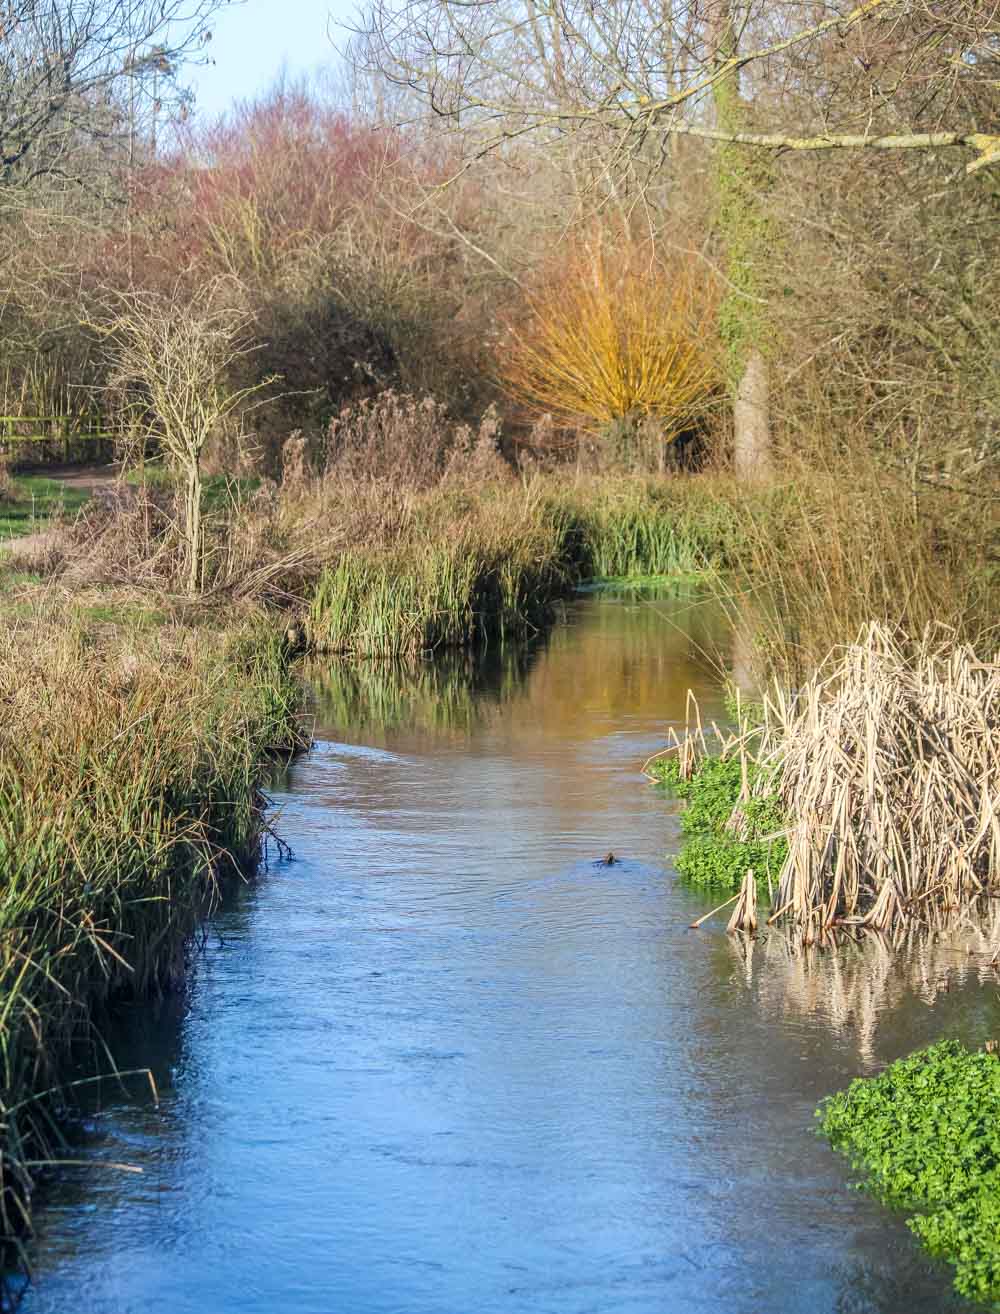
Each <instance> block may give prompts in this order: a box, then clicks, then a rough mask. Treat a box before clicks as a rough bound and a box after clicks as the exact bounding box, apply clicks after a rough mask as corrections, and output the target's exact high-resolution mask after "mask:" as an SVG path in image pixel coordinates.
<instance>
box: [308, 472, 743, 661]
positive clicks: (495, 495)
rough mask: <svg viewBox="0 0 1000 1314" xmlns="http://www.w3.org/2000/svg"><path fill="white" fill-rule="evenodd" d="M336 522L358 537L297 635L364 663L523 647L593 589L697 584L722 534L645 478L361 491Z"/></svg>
mask: <svg viewBox="0 0 1000 1314" xmlns="http://www.w3.org/2000/svg"><path fill="white" fill-rule="evenodd" d="M380 506H381V507H383V508H384V510H383V512H382V516H381V519H380V518H379V516H378V514H377V512H376V508H377V507H380ZM313 514H314V515H315V513H313ZM344 514H345V509H344V508H343V506H342V505H341V504H340V503H338V502H332V503H331V505H330V516H331V518H332V519H336V518H338V517H342V516H343V515H344ZM347 514H349V515H350V516H352V517H354V518H355V520H356V522H357V524H358V526H360V527H361V529H363V532H361V531H360V530H344V531H343V536H344V538H345V539H346V540H347V541H348V542H351V543H354V544H356V545H353V546H349V547H346V548H344V549H343V550H342V551H341V552H340V553H339V555H338V557H337V559H336V560H335V561H334V562H333V563H331V565H330V566H328V568H327V569H326V570H325V571H324V572H323V574H322V575H321V577H320V579H319V581H318V583H317V585H316V588H315V591H314V594H313V599H312V605H311V634H312V638H313V640H314V643H315V645H316V647H317V648H319V649H320V650H325V651H329V652H341V653H350V654H353V655H358V656H378V657H398V656H415V655H418V654H422V653H427V652H432V651H438V650H441V649H445V648H462V647H471V646H473V645H477V644H479V645H481V644H482V642H484V641H487V640H493V639H498V638H499V639H506V638H524V637H525V636H527V635H530V634H532V633H533V632H535V631H537V630H538V629H540V628H542V627H543V626H544V625H545V624H546V623H547V622H548V621H549V620H550V619H551V616H552V614H553V609H554V606H555V604H556V603H557V602H558V600H559V599H560V598H562V597H565V596H566V595H567V594H568V593H569V592H570V591H571V590H572V589H573V588H574V587H575V586H577V585H579V584H581V583H583V582H585V581H589V580H592V579H595V578H605V579H606V578H630V577H631V578H636V577H649V576H658V577H666V576H673V577H678V576H690V575H694V574H704V573H706V572H708V571H711V570H713V569H715V568H716V567H717V566H721V565H722V564H723V563H724V560H725V555H726V545H727V537H726V535H727V532H728V531H726V529H725V526H726V525H727V524H728V523H729V514H728V504H727V503H725V502H724V501H720V500H719V499H717V498H716V497H715V496H714V495H713V494H712V493H711V492H710V491H709V490H708V489H702V488H700V487H698V486H697V485H695V484H694V483H693V481H692V482H691V483H684V482H683V481H674V482H673V483H671V482H670V481H666V480H655V479H648V480H636V479H604V480H596V479H593V480H592V479H586V480H579V481H572V480H569V481H565V482H562V483H560V482H558V481H556V480H554V479H551V478H547V477H543V478H538V479H535V480H530V481H528V482H527V483H520V482H518V481H515V480H502V481H496V482H494V483H492V484H488V485H485V486H482V487H479V488H476V489H474V490H472V489H469V488H468V487H449V486H448V485H447V484H445V485H442V486H441V487H440V488H438V489H436V490H434V491H432V492H430V493H425V494H422V495H420V496H417V497H414V498H410V499H405V500H403V501H400V499H399V498H398V494H397V495H395V496H394V495H393V493H392V492H391V490H388V489H385V490H382V489H381V487H380V486H378V485H367V486H364V487H362V488H360V489H358V490H356V496H355V497H354V498H353V499H352V504H351V507H350V510H349V512H347Z"/></svg>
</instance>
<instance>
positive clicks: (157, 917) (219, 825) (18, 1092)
mask: <svg viewBox="0 0 1000 1314" xmlns="http://www.w3.org/2000/svg"><path fill="white" fill-rule="evenodd" d="M0 705H2V706H3V708H4V716H3V718H2V720H0V869H2V870H3V872H4V883H3V889H2V892H0V928H2V936H0V982H2V989H0V997H2V999H3V1004H2V1011H0V1165H2V1174H3V1177H2V1195H0V1202H2V1231H3V1232H4V1233H5V1234H6V1236H7V1237H12V1236H16V1235H17V1234H18V1232H19V1231H20V1230H21V1229H22V1228H23V1225H24V1223H25V1222H26V1220H27V1202H28V1199H29V1195H30V1186H31V1182H32V1179H33V1176H34V1174H35V1170H36V1168H37V1166H38V1165H39V1162H40V1161H42V1160H44V1159H45V1158H46V1157H47V1156H49V1155H50V1154H51V1153H52V1150H53V1147H54V1145H55V1144H56V1143H57V1140H58V1127H59V1119H58V1116H57V1106H56V1104H55V1103H54V1101H53V1100H52V1099H49V1098H47V1097H45V1096H43V1095H40V1092H44V1091H47V1090H49V1089H50V1088H51V1087H53V1086H55V1085H57V1084H58V1079H59V1075H60V1064H61V1060H62V1058H63V1057H64V1056H65V1054H66V1053H67V1048H68V1046H69V1044H70V1042H71V1041H72V1040H73V1039H74V1038H76V1037H78V1036H80V1035H81V1034H86V1032H87V1031H88V1029H89V1025H90V1020H91V1018H92V1017H93V1015H94V1013H95V1010H97V1009H99V1008H100V1007H101V1006H102V1005H104V1004H106V1003H108V1002H109V1001H111V1000H113V999H114V998H115V997H117V996H119V995H121V994H129V995H134V994H142V993H145V992H148V991H150V990H154V989H157V988H160V987H162V986H165V985H167V984H169V983H170V982H171V981H172V980H174V979H175V978H176V977H177V975H178V974H179V972H180V971H181V969H182V966H183V954H184V947H185V944H186V941H187V938H188V936H189V934H190V932H191V930H192V929H193V927H194V926H195V924H196V921H197V919H198V918H199V916H201V915H203V913H204V911H205V909H206V907H207V906H208V905H210V903H211V901H212V899H213V898H214V897H215V894H216V891H217V889H218V882H219V881H220V879H222V878H223V877H224V876H225V875H226V874H227V873H229V872H236V870H237V869H243V870H249V869H252V866H253V864H254V862H255V861H256V859H257V856H258V853H259V851H260V846H261V842H262V839H263V837H264V835H265V832H266V818H265V799H264V797H263V795H262V793H261V788H260V787H261V783H262V780H263V775H264V770H265V764H266V760H267V757H268V755H269V754H270V753H271V752H272V751H275V750H278V751H287V750H289V749H292V748H294V747H295V746H296V745H297V744H298V743H299V742H300V733H301V732H300V730H299V727H298V722H297V719H296V712H297V708H298V690H297V688H296V685H295V683H294V681H293V679H292V677H291V676H290V674H289V671H288V669H287V663H286V661H285V658H284V655H283V653H282V649H281V644H280V642H279V641H277V640H276V639H275V638H274V637H273V630H272V629H271V627H267V628H265V627H261V626H254V625H252V624H249V623H248V624H245V625H241V626H238V627H237V628H235V629H234V630H233V631H231V632H229V633H227V634H219V633H218V632H214V631H209V630H195V629H191V628H184V627H172V626H165V627H160V628H158V629H155V630H153V631H149V632H144V631H138V630H131V631H123V630H122V629H120V628H114V629H109V628H108V627H103V628H102V627H99V626H96V625H95V624H94V623H93V622H92V621H89V620H88V621H83V620H80V619H79V617H76V616H75V615H74V613H73V611H72V609H69V610H63V609H59V610H57V611H55V612H53V611H52V610H51V609H46V610H44V611H43V612H42V613H41V614H39V615H36V616H35V617H34V618H33V619H32V620H30V621H25V622H22V623H21V624H19V625H18V626H17V627H16V628H12V629H9V630H8V631H7V632H6V633H4V634H3V635H0Z"/></svg>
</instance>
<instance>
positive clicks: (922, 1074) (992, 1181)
mask: <svg viewBox="0 0 1000 1314" xmlns="http://www.w3.org/2000/svg"><path fill="white" fill-rule="evenodd" d="M817 1117H818V1118H819V1120H820V1130H821V1132H822V1134H823V1135H824V1136H826V1137H827V1138H828V1139H829V1141H830V1143H831V1144H832V1145H833V1146H834V1148H836V1149H837V1150H840V1151H842V1152H843V1153H844V1154H846V1155H847V1156H848V1157H849V1158H850V1160H851V1162H852V1163H853V1164H854V1166H855V1167H856V1168H858V1169H860V1170H862V1171H863V1172H864V1173H865V1177H864V1181H863V1185H864V1186H865V1187H867V1188H868V1189H869V1190H870V1191H872V1192H873V1193H874V1194H875V1195H876V1196H877V1197H878V1198H879V1199H880V1200H882V1201H883V1202H884V1203H886V1204H889V1205H892V1206H894V1207H897V1208H901V1209H906V1210H910V1211H913V1213H912V1216H911V1217H910V1218H908V1219H907V1224H908V1226H909V1227H910V1228H911V1229H912V1230H913V1231H914V1232H915V1233H916V1234H917V1236H918V1237H919V1238H920V1240H921V1241H922V1242H923V1243H924V1245H925V1246H926V1247H927V1249H928V1250H929V1251H930V1252H931V1254H933V1255H936V1256H938V1257H940V1258H942V1259H946V1260H947V1261H948V1262H949V1263H951V1264H953V1265H954V1267H955V1287H956V1289H957V1290H958V1291H959V1292H960V1293H961V1294H962V1295H964V1296H968V1297H970V1298H972V1299H975V1300H989V1301H996V1300H1000V1062H998V1061H997V1058H996V1056H995V1055H994V1054H991V1053H985V1052H982V1051H979V1052H975V1053H972V1052H970V1051H968V1050H966V1049H965V1048H964V1047H963V1046H962V1045H961V1044H960V1043H959V1042H958V1041H955V1040H944V1041H941V1042H940V1043H938V1044H936V1045H932V1046H930V1047H929V1048H928V1049H924V1050H920V1051H918V1052H917V1053H915V1054H911V1055H910V1056H909V1057H908V1058H903V1059H899V1060H898V1061H897V1062H896V1063H893V1064H892V1065H891V1066H890V1067H889V1068H887V1069H886V1071H885V1072H883V1073H881V1074H880V1075H879V1076H877V1077H869V1078H857V1079H855V1080H854V1081H852V1082H851V1084H850V1086H849V1087H848V1088H847V1090H845V1091H841V1092H840V1093H839V1094H837V1095H833V1096H831V1097H830V1099H828V1100H827V1101H826V1102H825V1103H824V1104H823V1105H822V1106H821V1107H820V1108H819V1109H818V1110H817Z"/></svg>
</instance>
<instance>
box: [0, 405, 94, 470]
mask: <svg viewBox="0 0 1000 1314" xmlns="http://www.w3.org/2000/svg"><path fill="white" fill-rule="evenodd" d="M114 447H115V434H114V433H113V432H112V431H111V430H110V429H106V428H105V427H104V426H103V423H102V421H101V418H100V416H98V415H0V452H3V453H5V454H8V455H10V456H11V457H13V458H14V460H16V461H24V460H27V459H37V460H39V461H44V460H59V459H62V460H64V461H67V462H68V461H72V460H74V459H76V458H78V457H80V456H86V457H87V458H88V459H89V460H93V461H99V460H101V459H110V458H111V457H112V456H113V455H114Z"/></svg>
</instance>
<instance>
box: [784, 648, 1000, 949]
mask: <svg viewBox="0 0 1000 1314" xmlns="http://www.w3.org/2000/svg"><path fill="white" fill-rule="evenodd" d="M761 754H762V756H763V757H764V758H765V759H770V760H772V761H776V762H778V761H780V770H779V772H778V776H777V780H778V788H779V794H780V800H781V804H782V806H783V809H784V812H785V815H786V816H787V817H788V818H789V830H788V841H789V846H788V858H787V861H786V863H785V866H784V869H783V871H782V874H781V878H780V882H779V888H778V891H777V895H776V910H777V914H784V915H789V916H791V917H793V918H794V919H795V920H796V921H798V922H799V923H801V924H806V925H808V926H809V927H810V928H811V929H814V930H816V931H822V930H824V929H825V928H828V927H832V926H834V925H848V926H850V925H855V926H862V927H866V928H870V929H873V930H878V931H888V930H891V929H894V928H895V927H897V926H899V925H901V924H905V923H907V922H909V921H911V920H917V921H922V920H927V918H928V917H929V915H930V914H931V913H932V912H933V913H937V912H939V911H941V910H948V909H957V908H963V907H965V906H967V905H968V904H969V903H970V902H972V901H973V900H975V899H976V898H977V897H979V896H982V895H989V894H993V893H994V892H995V890H996V888H997V885H998V882H1000V664H987V663H983V662H980V661H978V660H977V659H976V657H975V655H974V654H973V652H972V650H971V649H970V648H967V647H955V646H953V645H950V644H949V643H948V642H947V640H946V639H945V640H942V639H940V638H935V636H934V635H933V633H932V632H930V631H928V633H927V634H926V635H925V637H924V640H923V642H922V643H921V644H920V645H919V647H918V648H917V650H916V651H915V652H908V651H907V650H906V648H905V647H904V646H903V645H902V644H901V643H900V641H899V640H898V639H897V637H896V636H895V635H894V634H893V633H892V632H891V631H890V630H888V629H887V628H886V627H884V626H882V625H878V624H872V625H870V626H869V627H868V628H867V630H866V631H865V632H864V633H863V634H862V635H861V636H860V638H859V639H858V641H857V642H856V643H854V644H852V645H850V646H848V647H847V648H845V649H842V650H840V651H835V652H834V653H833V654H831V656H830V657H829V658H828V659H827V661H826V662H825V663H824V664H823V665H822V666H821V667H820V669H819V670H818V671H817V672H816V674H815V675H814V676H813V677H812V679H811V680H809V681H808V682H807V684H806V685H805V687H804V688H803V689H801V690H800V691H799V693H798V694H796V696H795V697H794V698H793V699H791V700H783V699H773V700H771V701H770V702H769V703H768V705H767V708H766V721H765V728H764V731H763V744H762V748H761Z"/></svg>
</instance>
